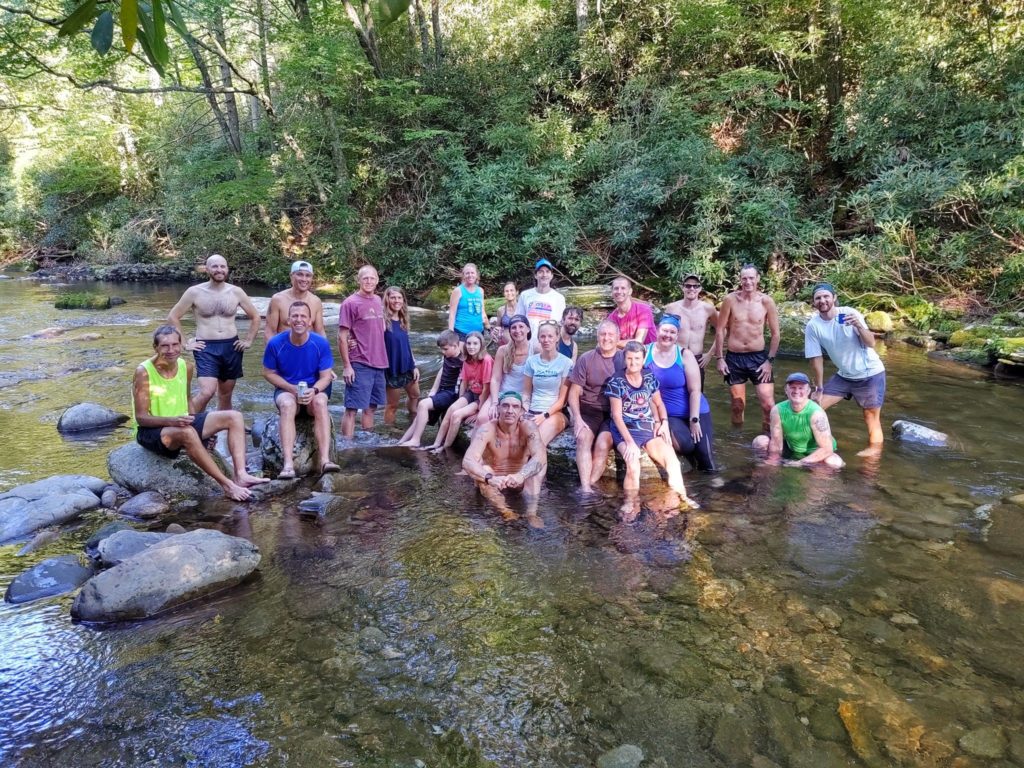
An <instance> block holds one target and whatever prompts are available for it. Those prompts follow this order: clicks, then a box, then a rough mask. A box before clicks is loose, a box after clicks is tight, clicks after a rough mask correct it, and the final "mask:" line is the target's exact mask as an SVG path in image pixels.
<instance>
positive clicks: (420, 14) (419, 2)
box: [409, 0, 430, 67]
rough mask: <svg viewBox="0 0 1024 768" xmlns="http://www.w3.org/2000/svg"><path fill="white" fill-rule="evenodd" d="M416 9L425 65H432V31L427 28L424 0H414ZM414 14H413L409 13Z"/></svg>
mask: <svg viewBox="0 0 1024 768" xmlns="http://www.w3.org/2000/svg"><path fill="white" fill-rule="evenodd" d="M413 8H414V9H415V11H416V26H417V27H419V30H420V49H421V50H422V51H423V66H424V67H429V66H430V31H429V30H428V29H427V14H426V13H425V12H424V11H423V0H413ZM409 15H410V16H412V14H409Z"/></svg>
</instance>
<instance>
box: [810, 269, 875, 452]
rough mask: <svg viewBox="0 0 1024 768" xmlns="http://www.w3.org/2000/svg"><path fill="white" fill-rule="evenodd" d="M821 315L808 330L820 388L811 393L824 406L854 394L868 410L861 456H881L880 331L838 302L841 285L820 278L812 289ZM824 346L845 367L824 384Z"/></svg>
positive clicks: (834, 361) (813, 366) (816, 378)
mask: <svg viewBox="0 0 1024 768" xmlns="http://www.w3.org/2000/svg"><path fill="white" fill-rule="evenodd" d="M811 302H812V303H813V304H814V308H815V309H816V310H818V314H816V315H815V316H814V317H812V318H811V319H810V320H809V321H808V323H807V327H806V328H805V329H804V357H806V358H808V359H809V360H810V361H811V371H812V372H813V373H814V391H813V392H812V394H811V398H812V399H814V400H815V401H817V402H818V403H819V404H820V405H821V407H822V408H829V407H831V406H833V405H835V404H836V403H838V402H839V401H840V400H843V399H846V400H849V399H851V398H852V399H854V400H856V401H857V405H859V406H860V407H861V409H862V410H863V411H864V424H865V425H866V426H867V429H868V447H867V448H865V449H864V450H863V451H861V452H860V453H858V454H857V455H858V456H877V455H878V454H879V453H881V451H882V441H883V440H884V437H883V434H882V403H883V402H884V401H885V366H884V365H883V364H882V360H881V359H880V358H879V357H878V352H876V351H875V334H873V333H872V332H871V330H870V329H869V328H868V326H867V323H866V322H864V315H862V314H861V313H860V312H858V311H857V310H855V309H853V308H852V307H840V306H837V305H836V289H835V288H833V287H832V285H831V284H829V283H818V285H816V286H814V290H813V291H812V293H811ZM823 351H824V352H825V353H828V356H829V359H830V360H831V361H832V362H833V363H834V364H835V366H836V368H838V369H839V370H838V371H837V372H836V373H835V374H834V375H833V376H832V378H830V379H829V380H828V381H827V382H826V383H825V385H824V386H822V380H823V379H824V377H825V366H824V363H823V362H822V359H823Z"/></svg>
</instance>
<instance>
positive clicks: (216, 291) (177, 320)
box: [167, 253, 260, 413]
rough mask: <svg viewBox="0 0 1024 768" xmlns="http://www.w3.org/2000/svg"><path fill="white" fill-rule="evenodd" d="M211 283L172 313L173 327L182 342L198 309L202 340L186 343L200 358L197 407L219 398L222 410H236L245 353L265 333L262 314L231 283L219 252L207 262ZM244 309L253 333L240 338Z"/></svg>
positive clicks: (187, 296)
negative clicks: (238, 318)
mask: <svg viewBox="0 0 1024 768" xmlns="http://www.w3.org/2000/svg"><path fill="white" fill-rule="evenodd" d="M206 274H208V275H209V276H210V279H209V280H207V281H206V282H205V283H200V284H199V285H193V286H192V287H191V288H189V289H188V290H186V291H185V293H183V294H182V296H181V299H179V300H178V303H177V304H175V305H174V307H172V308H171V311H170V314H168V315H167V322H168V323H170V324H171V325H173V326H174V327H175V328H177V329H178V333H179V334H181V336H182V338H185V334H184V333H182V330H181V319H182V318H183V317H184V316H185V314H186V313H187V312H188V311H189V310H192V311H193V314H194V315H195V318H196V335H195V337H194V338H192V339H189V340H188V341H187V342H186V343H185V349H186V350H189V351H191V352H192V354H193V355H194V356H195V359H196V374H197V376H198V378H199V394H198V395H196V397H195V400H194V403H195V409H196V412H197V413H198V412H200V411H203V410H205V409H206V404H207V403H209V402H210V399H211V398H212V397H213V396H214V394H216V395H217V407H218V408H219V409H220V410H222V411H226V410H230V409H231V395H232V393H233V392H234V391H235V382H236V381H237V380H238V379H240V378H242V353H243V352H244V351H245V350H247V349H248V348H249V347H251V346H252V343H253V342H254V341H255V340H256V337H257V336H258V335H259V332H260V313H259V310H257V309H256V306H255V305H254V304H253V303H252V301H251V300H250V299H249V297H248V296H246V294H245V291H243V290H242V289H241V288H239V287H238V286H237V285H232V284H231V283H229V282H228V263H227V261H226V260H225V259H224V257H223V256H221V255H220V254H219V253H215V254H213V255H212V256H210V258H208V259H207V260H206ZM239 307H241V308H242V309H243V310H244V311H245V314H246V315H247V316H248V317H249V333H248V335H247V336H246V338H245V339H240V338H238V328H237V327H236V326H235V313H236V312H237V311H238V308H239Z"/></svg>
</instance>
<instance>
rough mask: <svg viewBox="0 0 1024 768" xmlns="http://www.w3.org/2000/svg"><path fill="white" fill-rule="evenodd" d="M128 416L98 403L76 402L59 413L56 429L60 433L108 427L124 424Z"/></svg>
mask: <svg viewBox="0 0 1024 768" xmlns="http://www.w3.org/2000/svg"><path fill="white" fill-rule="evenodd" d="M126 421H128V416H127V415H125V414H123V413H118V412H117V411H113V410H111V409H110V408H107V407H106V406H105V405H99V404H98V403H78V404H77V405H72V406H71V407H70V408H68V409H67V410H65V411H64V413H62V414H61V415H60V419H58V421H57V431H58V432H60V433H61V434H66V433H74V432H89V431H92V430H98V429H109V428H111V427H116V426H118V425H120V424H124V423H125V422H126Z"/></svg>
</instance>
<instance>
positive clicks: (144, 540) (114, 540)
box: [96, 530, 174, 568]
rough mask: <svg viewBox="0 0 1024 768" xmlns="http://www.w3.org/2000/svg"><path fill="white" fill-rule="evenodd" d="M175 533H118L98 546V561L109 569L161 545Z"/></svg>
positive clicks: (130, 531)
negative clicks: (156, 545)
mask: <svg viewBox="0 0 1024 768" xmlns="http://www.w3.org/2000/svg"><path fill="white" fill-rule="evenodd" d="M173 535H174V534H173V533H154V532H149V531H133V530H127V531H117V532H116V533H112V534H111V535H110V536H108V537H106V538H105V539H103V540H102V541H100V542H99V544H97V545H96V559H97V560H99V561H100V563H101V564H102V565H103V566H104V567H107V568H109V567H110V566H114V565H118V564H119V563H123V562H124V561H125V560H127V559H128V558H130V557H135V555H137V554H139V553H140V552H142V551H144V550H147V549H149V548H150V547H152V546H153V545H155V544H159V543H160V542H161V541H164V540H165V539H169V538H170V537H171V536H173Z"/></svg>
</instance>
